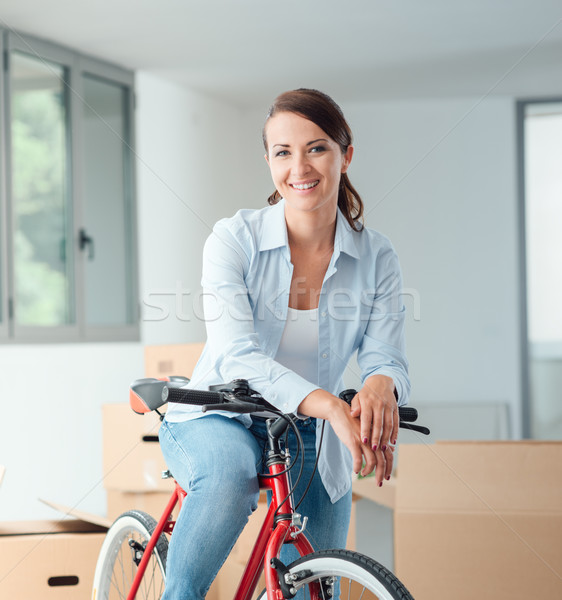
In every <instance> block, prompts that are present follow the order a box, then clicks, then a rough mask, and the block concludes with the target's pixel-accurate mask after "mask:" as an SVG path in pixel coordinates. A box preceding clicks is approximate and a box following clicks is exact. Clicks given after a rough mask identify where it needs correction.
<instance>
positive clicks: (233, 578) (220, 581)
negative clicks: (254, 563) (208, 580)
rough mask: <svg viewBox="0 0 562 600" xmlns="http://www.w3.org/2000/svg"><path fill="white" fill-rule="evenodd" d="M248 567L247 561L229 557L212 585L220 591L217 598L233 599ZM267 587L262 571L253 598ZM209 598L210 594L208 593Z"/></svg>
mask: <svg viewBox="0 0 562 600" xmlns="http://www.w3.org/2000/svg"><path fill="white" fill-rule="evenodd" d="M245 568H246V563H245V562H240V561H237V560H236V559H235V558H232V557H229V558H228V560H227V561H226V562H225V563H224V565H223V566H222V568H221V570H220V571H219V574H218V575H217V578H216V580H215V581H214V583H213V586H211V589H213V587H216V590H217V592H218V597H217V600H232V598H233V597H234V593H235V592H236V590H237V589H238V584H239V583H240V579H242V574H243V573H244V569H245ZM264 589H265V576H264V574H263V573H262V575H261V577H260V579H259V581H258V585H257V586H256V590H255V592H254V594H253V596H252V600H254V599H255V598H258V597H259V596H260V594H261V592H262V591H263V590H264ZM207 598H209V596H208V595H207Z"/></svg>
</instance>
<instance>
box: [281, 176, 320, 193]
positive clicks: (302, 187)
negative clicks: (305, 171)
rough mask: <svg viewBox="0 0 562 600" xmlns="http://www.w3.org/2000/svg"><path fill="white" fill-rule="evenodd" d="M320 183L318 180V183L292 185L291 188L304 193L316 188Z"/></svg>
mask: <svg viewBox="0 0 562 600" xmlns="http://www.w3.org/2000/svg"><path fill="white" fill-rule="evenodd" d="M319 183H320V181H319V180H318V179H317V180H316V181H309V182H307V183H290V184H289V186H290V187H292V188H293V189H294V190H300V191H304V190H310V189H312V188H315V187H316V186H317V185H318V184H319Z"/></svg>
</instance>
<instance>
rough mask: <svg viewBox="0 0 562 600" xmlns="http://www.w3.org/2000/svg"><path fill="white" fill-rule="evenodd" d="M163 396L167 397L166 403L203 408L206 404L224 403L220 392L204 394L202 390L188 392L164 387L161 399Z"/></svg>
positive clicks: (187, 390)
mask: <svg viewBox="0 0 562 600" xmlns="http://www.w3.org/2000/svg"><path fill="white" fill-rule="evenodd" d="M164 395H167V400H168V402H177V403H178V404H194V405H196V406H205V405H206V404H223V403H224V394H223V393H222V392H206V391H204V390H190V389H182V388H177V387H172V386H166V387H165V388H164V389H163V391H162V397H164Z"/></svg>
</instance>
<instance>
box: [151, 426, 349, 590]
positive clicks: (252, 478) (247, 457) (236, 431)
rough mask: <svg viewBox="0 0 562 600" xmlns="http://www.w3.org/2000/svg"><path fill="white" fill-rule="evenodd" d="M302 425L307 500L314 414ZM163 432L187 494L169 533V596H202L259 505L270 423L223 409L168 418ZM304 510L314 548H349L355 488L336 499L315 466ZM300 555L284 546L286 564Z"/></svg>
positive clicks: (168, 453)
mask: <svg viewBox="0 0 562 600" xmlns="http://www.w3.org/2000/svg"><path fill="white" fill-rule="evenodd" d="M298 427H299V430H300V433H301V436H302V438H303V441H304V444H305V457H306V458H305V466H304V471H303V476H302V478H301V481H300V482H299V485H298V487H297V489H296V491H295V494H294V498H295V501H298V500H299V499H300V498H301V496H302V494H303V492H304V490H305V488H306V485H307V483H308V480H309V478H310V474H311V473H312V468H313V466H314V461H315V459H316V450H315V440H316V426H315V421H314V419H306V420H305V421H299V422H298ZM159 437H160V445H161V448H162V452H163V454H164V457H165V459H166V463H167V465H168V467H169V469H170V470H171V472H172V473H173V475H174V477H175V479H176V480H177V481H178V483H179V484H180V485H181V486H182V487H183V488H184V489H185V490H187V492H188V494H187V497H186V499H185V501H184V503H183V506H182V509H181V511H180V514H179V516H178V519H177V522H176V525H175V527H174V533H173V535H172V537H171V539H170V546H169V550H168V560H167V567H166V591H165V592H164V596H163V597H162V600H202V599H203V598H205V595H206V593H207V591H208V590H209V587H210V586H211V583H212V582H213V580H214V578H215V577H216V575H217V573H218V571H219V569H220V568H221V566H222V564H223V563H224V561H225V560H226V558H227V557H228V555H229V553H230V551H231V550H232V547H233V546H234V543H235V542H236V540H237V538H238V536H239V535H240V533H241V532H242V530H243V529H244V526H245V525H246V523H247V522H248V517H249V516H250V514H251V513H252V512H253V511H254V510H255V509H256V508H257V501H258V496H259V485H258V479H257V474H258V473H260V472H264V471H265V466H264V465H265V462H264V460H263V459H264V451H265V445H266V433H265V422H264V421H263V420H255V421H254V424H253V425H252V427H251V428H250V429H247V428H246V427H245V426H244V425H242V423H240V421H238V420H236V419H230V418H227V417H224V416H221V415H209V416H205V417H203V418H200V419H194V420H190V421H184V422H182V423H168V422H167V421H164V422H163V423H162V427H161V428H160V434H159ZM289 449H290V451H291V456H292V457H293V458H294V456H295V450H296V445H295V440H294V435H293V434H289ZM299 461H300V459H299ZM299 461H297V464H296V465H295V468H294V470H293V471H294V472H295V475H293V479H296V472H297V471H298V464H299ZM298 512H299V513H300V514H302V515H303V516H305V515H306V516H308V519H309V520H308V525H307V529H306V534H307V537H308V538H309V540H310V542H311V543H312V545H313V547H314V549H315V550H321V549H328V548H344V547H345V542H346V537H347V530H348V527H349V518H350V513H351V491H350V492H348V493H347V494H346V495H345V496H344V497H343V498H341V499H340V500H338V501H337V502H336V503H334V504H332V502H331V500H330V498H329V496H328V494H327V493H326V490H325V489H324V485H323V484H322V481H321V479H320V476H319V475H318V472H316V473H315V475H314V479H313V482H312V484H311V486H310V489H309V491H308V494H307V495H306V497H305V499H304V501H303V502H302V504H301V505H300V507H299V509H298ZM296 558H298V552H297V551H296V549H295V547H294V546H293V545H292V544H291V545H287V546H284V547H283V550H282V552H281V560H282V561H283V562H284V563H285V564H289V563H291V562H292V561H293V560H295V559H296ZM233 595H234V589H233Z"/></svg>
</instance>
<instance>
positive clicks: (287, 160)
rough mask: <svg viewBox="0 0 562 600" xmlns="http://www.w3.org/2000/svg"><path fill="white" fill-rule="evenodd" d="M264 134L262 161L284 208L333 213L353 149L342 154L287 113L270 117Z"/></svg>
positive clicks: (311, 127) (331, 142) (316, 131)
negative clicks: (342, 177)
mask: <svg viewBox="0 0 562 600" xmlns="http://www.w3.org/2000/svg"><path fill="white" fill-rule="evenodd" d="M265 133H266V139H267V154H266V155H265V159H266V161H267V163H268V165H269V168H270V171H271V177H272V179H273V183H274V185H275V188H276V189H277V191H278V192H279V193H280V194H281V196H282V197H283V198H285V202H286V206H287V207H290V208H294V209H297V210H303V211H314V210H319V209H321V208H323V207H329V208H331V209H332V210H335V207H336V206H337V202H338V189H339V183H340V178H341V174H342V173H345V172H346V171H347V168H348V166H349V163H350V162H351V157H352V156H353V146H350V147H349V148H348V150H347V152H346V153H345V154H342V151H341V148H340V147H339V145H338V144H337V143H336V142H334V140H332V139H331V138H330V137H328V135H327V134H326V133H325V132H324V131H323V130H322V129H320V127H318V125H316V124H315V123H313V122H312V121H309V120H308V119H305V118H304V117H301V116H300V115H297V114H295V113H291V112H281V113H277V114H276V115H275V116H274V117H271V118H270V119H269V121H268V122H267V124H266V127H265Z"/></svg>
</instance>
